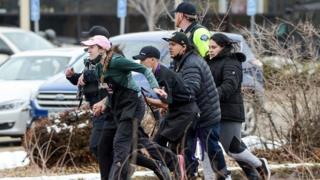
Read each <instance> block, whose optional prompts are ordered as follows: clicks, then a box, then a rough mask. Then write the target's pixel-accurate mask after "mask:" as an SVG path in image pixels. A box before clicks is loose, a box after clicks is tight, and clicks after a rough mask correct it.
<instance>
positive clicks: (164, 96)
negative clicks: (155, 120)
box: [153, 88, 168, 99]
mask: <svg viewBox="0 0 320 180" xmlns="http://www.w3.org/2000/svg"><path fill="white" fill-rule="evenodd" d="M153 91H154V92H155V93H157V94H158V95H159V96H161V97H162V98H165V99H167V96H168V95H167V93H166V92H165V91H164V90H163V89H160V88H153Z"/></svg>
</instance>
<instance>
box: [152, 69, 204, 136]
mask: <svg viewBox="0 0 320 180" xmlns="http://www.w3.org/2000/svg"><path fill="white" fill-rule="evenodd" d="M154 75H155V77H156V79H157V81H158V83H159V86H160V87H161V86H164V87H165V90H166V92H167V94H168V99H167V103H168V105H169V111H168V114H167V116H166V117H165V121H164V122H162V124H161V126H160V129H159V132H160V134H161V135H162V136H164V137H166V138H168V139H170V140H171V141H176V140H178V139H180V138H182V136H183V135H184V133H185V131H186V129H188V127H193V126H195V124H196V120H197V115H198V113H199V111H200V110H199V108H198V106H197V103H196V101H195V96H193V94H192V93H191V92H190V88H189V87H188V86H187V84H186V83H185V82H184V81H183V77H182V76H181V74H180V73H175V72H173V71H172V70H170V69H168V68H167V67H165V66H163V65H160V66H158V68H157V69H156V71H155V73H154Z"/></svg>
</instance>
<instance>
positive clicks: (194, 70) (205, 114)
mask: <svg viewBox="0 0 320 180" xmlns="http://www.w3.org/2000/svg"><path fill="white" fill-rule="evenodd" d="M174 70H175V71H176V72H179V73H181V74H182V77H183V80H184V82H185V83H186V84H187V85H188V87H189V88H190V91H191V93H192V95H193V96H195V97H196V102H197V104H198V107H199V108H200V119H199V120H198V122H197V127H208V126H211V125H213V124H215V123H218V122H220V118H221V112H220V104H219V95H218V91H217V88H216V85H215V83H214V81H213V78H212V76H211V72H210V68H209V66H208V65H207V63H206V62H205V61H204V60H203V58H201V57H200V56H199V55H197V54H196V53H195V52H193V51H189V52H187V53H186V54H184V55H183V57H182V58H181V59H180V60H175V61H174Z"/></svg>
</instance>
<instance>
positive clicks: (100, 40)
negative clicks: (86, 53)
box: [81, 35, 111, 50]
mask: <svg viewBox="0 0 320 180" xmlns="http://www.w3.org/2000/svg"><path fill="white" fill-rule="evenodd" d="M81 44H82V45H85V46H93V45H98V46H100V47H102V48H103V49H106V50H110V48H111V42H110V41H109V39H108V38H106V37H105V36H101V35H96V36H93V37H91V38H90V39H88V40H86V41H82V42H81Z"/></svg>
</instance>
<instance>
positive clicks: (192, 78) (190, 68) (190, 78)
mask: <svg viewBox="0 0 320 180" xmlns="http://www.w3.org/2000/svg"><path fill="white" fill-rule="evenodd" d="M193 60H194V61H199V60H201V59H192V60H191V61H193ZM191 63H192V62H191ZM182 79H183V82H184V84H185V85H184V87H185V89H186V91H188V94H189V99H190V100H191V99H194V98H195V97H196V95H197V94H198V93H199V91H200V82H201V68H200V67H199V66H197V65H196V64H193V65H192V64H189V65H186V67H185V69H184V71H183V74H182Z"/></svg>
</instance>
